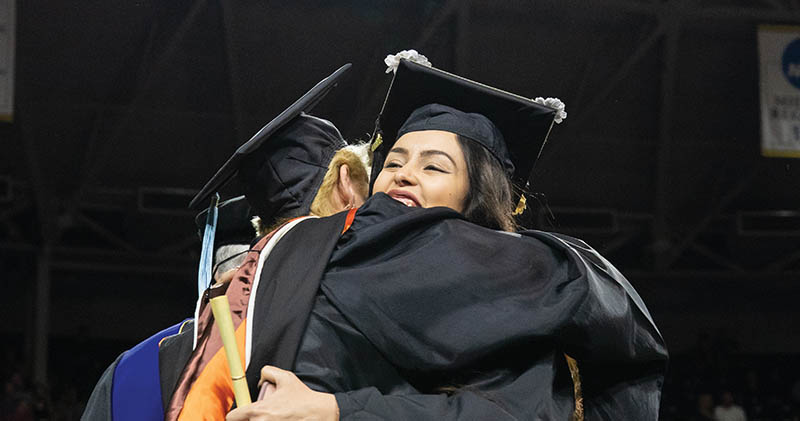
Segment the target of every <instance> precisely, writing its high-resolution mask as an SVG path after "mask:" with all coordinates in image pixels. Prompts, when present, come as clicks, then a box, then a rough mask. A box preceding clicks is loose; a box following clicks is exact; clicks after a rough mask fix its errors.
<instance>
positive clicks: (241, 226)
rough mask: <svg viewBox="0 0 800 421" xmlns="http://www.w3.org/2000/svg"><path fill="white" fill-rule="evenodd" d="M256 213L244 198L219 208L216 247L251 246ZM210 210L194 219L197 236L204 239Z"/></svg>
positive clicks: (225, 203) (239, 197) (235, 198)
mask: <svg viewBox="0 0 800 421" xmlns="http://www.w3.org/2000/svg"><path fill="white" fill-rule="evenodd" d="M253 215H254V212H253V209H252V207H251V206H250V203H248V202H247V200H245V197H244V196H238V197H234V198H233V199H228V200H226V201H224V202H222V203H220V204H219V206H218V214H217V225H216V228H215V229H216V233H215V238H214V246H215V247H220V246H224V245H228V244H249V243H250V242H251V241H252V240H253V237H255V236H256V235H255V229H254V228H253V225H252V224H251V223H250V219H251V218H252V217H253ZM207 217H208V208H206V209H204V210H203V211H202V212H200V213H198V214H197V216H196V217H195V218H194V224H195V226H196V227H197V235H198V236H199V237H200V239H201V240H202V239H203V232H204V230H205V228H206V218H207Z"/></svg>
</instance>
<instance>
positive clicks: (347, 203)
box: [336, 164, 364, 209]
mask: <svg viewBox="0 0 800 421" xmlns="http://www.w3.org/2000/svg"><path fill="white" fill-rule="evenodd" d="M336 195H337V196H339V199H340V200H341V203H342V205H343V206H344V207H345V209H351V208H357V207H359V206H361V205H362V204H363V203H364V198H363V197H361V195H360V194H359V193H358V189H357V188H356V186H355V184H354V183H353V179H352V178H351V177H350V166H349V165H347V164H342V165H340V166H339V180H338V182H337V183H336Z"/></svg>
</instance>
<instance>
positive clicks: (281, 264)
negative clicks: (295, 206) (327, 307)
mask: <svg viewBox="0 0 800 421" xmlns="http://www.w3.org/2000/svg"><path fill="white" fill-rule="evenodd" d="M346 217H347V212H342V213H339V214H336V215H333V216H330V217H327V218H312V219H307V220H305V221H302V222H300V223H299V224H297V225H296V226H295V227H294V228H292V229H291V230H290V231H289V232H288V233H286V235H284V237H283V238H282V239H281V240H280V241H279V242H278V243H277V244H276V245H275V248H273V249H272V251H271V252H270V255H269V257H268V260H267V263H265V264H264V267H263V268H262V269H261V278H260V280H259V285H258V287H257V291H255V294H256V298H255V308H254V309H253V317H252V319H251V320H248V322H247V323H251V325H252V332H253V336H252V342H251V343H252V351H251V356H250V363H249V365H248V367H247V370H246V373H245V374H246V376H247V384H248V386H249V388H250V393H251V395H253V399H254V400H255V399H256V398H257V396H258V387H257V385H258V380H259V378H260V373H261V367H263V366H264V365H268V364H269V365H273V366H276V367H280V368H283V369H286V370H290V369H291V368H292V366H293V364H294V361H295V356H296V354H297V349H298V347H299V345H300V341H301V339H302V337H303V333H304V332H305V330H306V324H307V321H308V317H309V314H310V313H311V308H312V307H313V304H314V301H315V297H316V294H317V291H318V290H319V280H320V278H321V277H322V273H323V272H324V271H325V267H326V266H327V262H328V257H329V256H330V254H331V252H332V251H333V248H334V246H335V245H336V242H337V240H338V239H339V235H340V234H341V231H342V228H343V227H344V222H345V219H346Z"/></svg>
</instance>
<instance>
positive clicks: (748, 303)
mask: <svg viewBox="0 0 800 421" xmlns="http://www.w3.org/2000/svg"><path fill="white" fill-rule="evenodd" d="M0 5H2V7H3V8H4V9H3V13H2V14H0V17H2V19H3V20H2V21H0V40H2V45H0V47H2V49H0V52H2V53H3V54H4V55H3V56H2V57H0V60H2V61H0V76H2V77H4V78H5V79H4V83H5V84H4V85H3V86H2V88H3V90H2V91H0V94H3V95H5V96H4V98H5V99H6V101H8V100H9V99H12V100H13V106H12V107H11V108H10V111H8V112H7V113H5V114H4V115H3V121H2V122H0V142H1V143H0V279H2V289H3V293H2V298H0V309H2V310H0V311H1V314H2V316H1V317H0V349H2V365H1V366H0V369H1V370H2V373H1V375H0V377H1V378H2V381H3V384H4V389H3V400H2V414H1V415H0V419H2V420H5V419H42V420H44V419H48V420H72V419H78V417H79V415H80V413H81V411H82V405H83V404H84V403H85V401H86V399H87V398H88V396H89V393H90V392H91V390H92V387H93V386H94V384H95V382H96V381H97V379H98V378H99V376H100V374H101V373H102V372H103V370H104V369H105V367H107V366H108V365H109V364H110V363H111V362H112V361H113V360H114V359H115V358H116V356H117V355H119V353H120V352H122V351H124V350H126V349H128V348H130V347H131V346H133V345H135V344H136V343H138V342H139V341H141V340H143V339H144V338H147V337H148V336H149V335H150V334H152V333H154V332H156V331H158V330H160V329H162V328H164V327H166V326H169V325H172V324H174V323H176V322H178V321H180V320H182V319H183V318H186V317H190V316H191V315H192V313H193V311H194V302H195V299H196V294H197V293H196V277H197V261H198V256H199V251H200V241H199V239H198V236H197V232H196V228H195V226H194V215H195V212H193V211H189V210H188V209H187V205H188V202H189V200H190V199H191V198H192V196H193V195H194V194H195V193H196V192H197V191H198V190H199V189H200V188H201V187H202V186H203V184H204V183H205V182H206V180H208V179H209V178H210V177H211V176H212V175H213V174H214V172H215V171H216V169H217V168H219V166H220V165H222V163H223V162H225V160H226V159H227V158H228V157H229V156H230V155H231V154H232V153H233V151H234V150H235V149H236V148H237V146H238V145H240V144H241V143H243V142H244V141H245V140H247V139H248V138H249V137H250V136H251V135H252V134H254V133H255V132H256V131H257V130H258V129H259V128H260V127H261V126H262V125H263V124H265V123H266V122H268V121H269V120H271V119H272V118H273V117H274V116H276V115H277V114H278V113H279V112H280V111H281V110H283V109H284V108H285V107H287V106H288V105H289V104H290V103H291V102H292V101H294V100H295V99H296V98H297V97H298V96H300V95H301V94H302V93H303V92H305V91H306V90H308V89H309V88H310V87H311V86H313V85H314V84H315V83H316V82H317V81H319V80H320V79H321V78H323V77H324V76H326V75H328V74H330V73H331V72H332V71H333V70H335V69H336V68H337V67H339V66H340V65H342V64H344V63H348V62H350V63H353V68H352V69H351V71H350V72H349V74H348V75H347V77H346V79H345V80H344V81H343V82H342V83H341V84H340V85H339V86H338V87H337V88H336V89H335V90H334V91H333V92H332V93H331V94H329V95H328V96H327V97H326V98H325V100H324V101H323V102H321V103H320V104H319V105H318V106H317V107H316V108H315V114H317V115H320V116H322V117H325V118H328V119H330V120H332V121H334V122H335V123H336V124H337V126H338V127H339V128H340V129H341V130H342V132H343V135H344V136H345V138H346V139H348V140H356V139H361V140H367V139H369V136H370V134H371V132H372V129H373V126H374V121H375V119H376V117H377V115H378V112H379V111H380V107H381V104H382V101H383V98H384V95H385V92H386V90H387V88H388V84H389V82H390V80H391V75H387V74H386V73H384V71H385V65H384V63H383V59H384V57H385V56H386V55H387V54H394V53H396V52H398V51H400V50H404V49H412V48H413V49H416V50H418V51H420V52H421V53H422V54H424V55H426V56H427V57H428V58H429V59H430V61H431V62H432V63H433V65H434V66H436V67H438V68H440V69H443V70H448V71H452V72H454V73H457V74H460V75H463V76H465V77H468V78H471V79H474V80H478V81H481V82H486V83H488V84H491V85H493V86H497V87H500V88H503V89H506V90H509V91H511V92H516V93H520V94H522V95H525V96H528V97H537V96H543V97H548V96H552V97H559V98H560V99H562V100H563V101H564V102H565V103H566V111H567V113H568V114H569V116H568V118H567V119H566V120H565V122H564V123H563V124H561V125H557V126H555V127H554V128H553V130H552V132H551V134H550V137H549V140H548V143H547V144H546V146H545V148H544V151H543V153H542V156H541V158H540V160H539V161H538V163H537V165H536V169H535V171H534V174H533V176H532V177H531V188H532V190H534V191H536V192H538V193H539V195H538V200H531V201H530V203H531V206H530V207H529V209H530V216H529V217H528V225H529V226H531V227H535V228H537V229H544V230H550V231H556V232H561V233H566V234H569V235H573V236H576V237H579V238H582V239H584V240H586V241H587V242H588V243H589V244H591V245H592V246H593V247H595V248H596V249H597V250H598V251H600V252H601V253H602V254H604V255H605V256H606V257H607V258H608V259H609V260H610V261H611V262H613V263H614V264H615V265H616V266H617V267H618V268H619V269H620V270H621V271H622V272H623V273H624V274H625V275H626V276H627V277H628V279H629V280H630V281H631V283H632V284H633V285H634V286H635V288H636V289H637V290H638V292H639V293H640V294H641V296H642V297H643V299H644V301H645V303H646V304H647V306H648V307H649V309H650V311H651V313H652V315H653V318H654V319H655V322H656V324H657V325H658V326H659V328H660V329H661V332H662V334H663V336H664V338H665V339H666V342H667V345H668V347H669V350H670V354H671V362H670V371H669V373H668V377H667V381H666V384H665V386H664V394H663V399H662V407H661V419H663V420H689V419H693V418H692V417H693V416H694V415H695V414H696V413H697V412H698V409H697V408H698V401H700V402H703V401H708V400H709V399H711V400H713V403H712V404H711V405H712V406H713V405H714V404H717V403H718V402H719V400H720V396H721V393H723V392H725V391H730V392H732V393H733V397H734V400H735V401H736V403H737V404H738V405H739V406H741V407H743V408H744V409H745V411H746V412H747V415H748V419H749V420H797V419H798V414H800V412H799V411H800V410H799V409H798V408H800V323H798V316H799V314H798V299H800V161H798V160H797V159H796V158H792V157H791V156H792V154H791V153H788V154H783V155H781V154H778V156H775V154H773V156H770V157H767V156H765V155H770V154H769V153H765V152H764V147H762V143H763V136H764V135H763V133H762V125H763V124H765V123H764V122H763V121H762V111H761V108H762V106H764V105H765V104H762V99H761V93H762V89H763V88H764V83H763V76H764V74H763V73H760V70H759V66H760V65H759V63H760V61H759V60H760V56H759V45H758V37H759V31H760V30H761V28H763V25H783V26H782V28H792V25H795V27H794V30H795V31H800V30H798V29H797V27H796V25H800V1H797V0H702V1H701V0H663V1H662V0H596V1H585V0H583V1H578V0H528V1H519V0H510V1H509V0H504V1H483V0H474V1H468V0H426V1H381V0H378V1H375V0H355V1H339V2H330V1H252V0H246V1H233V0H176V1H158V0H135V1H134V0H128V1H120V0H89V1H77V2H67V1H53V0H47V1H44V0H0ZM798 38H800V35H798ZM798 66H800V64H798ZM798 69H800V68H798ZM798 92H800V91H798ZM798 92H795V96H797V93H798ZM795 105H797V104H795ZM798 109H800V107H798V106H796V107H795V108H794V110H795V111H794V113H795V118H797V115H798V111H797V110H798ZM794 124H795V126H794V129H795V130H797V131H798V133H800V128H799V126H798V125H797V124H798V123H797V122H796V121H795V123H794ZM787 130H788V129H787ZM795 135H797V134H795ZM794 156H797V157H800V152H794ZM223 193H227V196H226V197H231V196H233V195H234V194H235V193H236V192H235V187H233V188H231V189H230V191H228V192H225V191H223ZM14 414H16V415H14ZM20 414H27V415H26V416H29V418H11V417H12V416H21V415H20ZM697 419H699V418H697Z"/></svg>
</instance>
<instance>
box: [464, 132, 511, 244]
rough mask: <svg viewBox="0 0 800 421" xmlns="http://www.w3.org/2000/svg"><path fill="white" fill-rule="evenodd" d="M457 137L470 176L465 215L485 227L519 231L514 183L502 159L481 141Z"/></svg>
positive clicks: (465, 201) (469, 219) (465, 200)
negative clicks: (515, 211) (498, 158)
mask: <svg viewBox="0 0 800 421" xmlns="http://www.w3.org/2000/svg"><path fill="white" fill-rule="evenodd" d="M457 137H458V143H459V145H461V151H462V152H463V153H464V160H465V161H466V163H467V174H468V179H469V189H468V190H467V196H466V198H465V199H464V211H463V212H462V213H463V214H464V217H466V218H467V220H468V221H470V222H474V223H476V224H478V225H482V226H484V227H488V228H492V229H498V230H503V231H509V232H513V231H516V229H517V223H516V222H515V221H514V216H513V215H512V213H513V212H514V207H515V204H514V202H513V200H514V193H513V190H512V184H511V180H510V179H509V177H508V175H507V174H506V172H505V171H504V170H503V167H502V166H501V165H500V162H499V161H498V160H497V159H496V158H495V157H494V156H492V154H491V153H490V152H489V151H488V150H487V149H486V148H484V147H483V146H481V145H480V144H479V143H478V142H476V141H473V140H470V139H469V138H466V137H463V136H461V135H457Z"/></svg>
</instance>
